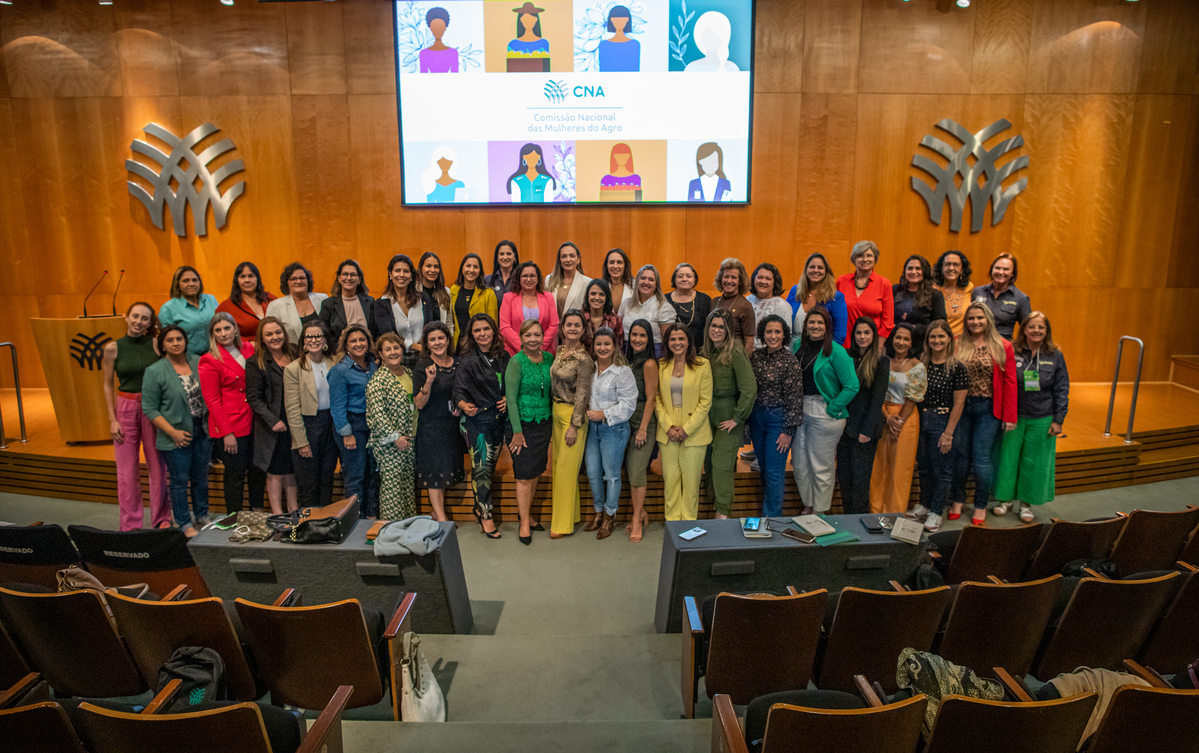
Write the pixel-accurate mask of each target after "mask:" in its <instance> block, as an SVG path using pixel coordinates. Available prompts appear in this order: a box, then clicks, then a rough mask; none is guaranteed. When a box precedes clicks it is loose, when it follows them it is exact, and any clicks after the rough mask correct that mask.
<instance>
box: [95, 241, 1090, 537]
mask: <svg viewBox="0 0 1199 753" xmlns="http://www.w3.org/2000/svg"><path fill="white" fill-rule="evenodd" d="M878 257H879V249H878V247H877V246H876V245H875V244H873V243H871V242H869V241H863V242H861V243H858V244H856V245H855V246H854V248H853V250H852V252H851V254H850V258H851V260H852V262H853V265H854V271H853V272H850V273H848V274H845V275H842V276H840V277H836V276H834V273H833V271H832V269H831V266H830V264H829V262H828V260H827V258H825V257H824V256H823V255H821V254H812V255H811V256H810V257H808V259H807V260H806V261H805V263H804V266H803V277H802V279H801V280H800V281H799V282H798V283H797V284H796V285H794V286H793V287H791V288H790V291H789V292H788V293H787V295H786V296H785V297H784V295H783V291H784V282H783V279H782V275H781V274H780V272H779V270H778V268H777V267H776V266H775V265H773V264H770V263H762V264H759V265H758V266H757V267H756V268H755V269H754V272H753V274H752V275H750V274H748V273H747V270H746V267H745V265H744V264H742V262H741V261H740V260H738V259H733V258H730V259H726V260H724V261H723V262H722V263H721V265H720V268H719V269H718V270H717V273H716V276H715V278H714V280H713V286H714V288H715V293H716V295H715V296H709V295H707V294H705V293H703V292H700V291H699V290H697V289H696V287H697V284H698V280H699V274H698V272H697V270H696V269H695V268H694V267H693V266H692V265H690V264H688V263H686V262H684V263H681V264H679V265H678V266H676V267H675V269H674V270H673V272H672V274H671V275H670V286H671V288H672V292H671V293H669V294H664V293H663V289H662V279H661V276H660V274H659V272H658V270H657V268H655V267H654V266H653V265H644V266H641V267H640V268H638V269H636V271H634V269H633V265H632V263H631V262H630V260H629V257H628V255H627V254H626V253H625V252H624V251H623V250H621V249H612V250H611V251H609V252H608V254H607V255H606V256H605V258H604V260H603V264H602V265H601V276H600V277H598V278H594V279H593V278H590V277H588V276H586V274H585V272H584V265H583V258H582V254H581V252H580V251H579V248H578V247H577V246H576V245H575V244H573V243H569V242H568V243H564V244H562V245H561V246H560V247H559V249H558V251H557V254H556V256H555V262H554V267H553V270H552V271H551V273H550V274H548V275H545V276H543V275H542V272H541V269H540V268H539V267H538V265H537V264H536V263H534V262H532V261H525V262H523V263H522V262H521V260H520V257H519V254H518V252H517V249H516V245H515V244H514V243H512V242H511V241H502V242H500V243H499V244H497V246H496V248H495V251H494V255H493V259H492V272H491V274H489V275H488V274H485V269H484V265H483V260H482V258H481V257H480V256H479V255H478V254H473V253H472V254H467V255H466V257H465V258H463V259H462V261H461V263H460V264H459V267H458V273H457V277H456V279H455V280H454V281H453V285H452V286H447V285H446V279H445V276H444V275H443V272H442V266H441V260H440V259H439V258H438V257H437V255H436V254H434V253H432V252H427V253H425V254H423V255H422V256H421V257H420V259H419V260H418V262H416V263H413V261H412V259H411V258H410V257H409V256H407V255H404V254H397V255H395V256H393V257H392V258H391V259H390V261H389V262H388V264H387V269H386V271H387V285H386V287H385V289H384V291H383V293H382V294H381V295H380V296H379V297H378V298H374V297H372V296H371V295H370V294H369V290H368V288H367V285H366V282H365V280H364V275H363V271H362V268H361V267H360V266H359V264H358V263H357V262H356V261H354V260H349V259H347V260H346V261H344V262H342V263H341V264H340V265H338V267H337V269H336V280H335V282H334V285H333V287H332V289H331V291H330V294H329V295H322V294H320V293H316V292H315V291H313V286H314V285H313V275H312V273H311V272H310V271H309V270H308V269H307V268H305V267H304V266H303V265H302V264H300V263H298V262H296V263H293V264H290V265H288V266H287V267H286V268H285V269H284V270H283V273H282V274H281V275H280V280H279V284H280V292H281V295H280V296H279V297H275V296H274V295H272V294H270V293H269V292H267V291H266V290H265V287H264V285H263V282H262V279H261V275H260V274H259V272H258V268H257V267H256V266H255V265H254V264H252V263H250V262H243V263H242V264H240V265H238V266H237V268H236V269H235V271H234V275H233V285H232V290H231V293H230V296H229V298H228V299H227V300H225V301H224V302H222V303H220V304H219V305H218V304H217V302H216V299H215V298H214V297H213V296H211V295H207V294H205V293H204V292H203V283H202V281H201V280H200V275H199V273H198V272H197V271H196V270H195V269H194V268H192V267H180V268H179V270H177V271H176V273H175V276H174V279H173V281H172V285H171V298H170V300H168V301H167V303H166V304H164V305H163V306H162V307H161V309H160V310H159V311H158V312H155V310H154V309H153V308H152V307H151V306H150V305H149V304H145V303H136V304H134V305H133V306H131V307H130V308H129V311H128V313H127V315H126V323H127V327H128V332H127V334H126V336H125V337H123V338H121V339H120V340H118V341H116V342H114V343H110V344H109V345H108V346H107V348H106V350H105V368H106V376H107V377H108V378H107V380H106V385H105V391H106V397H107V398H108V405H109V411H110V420H111V422H112V434H113V439H114V442H115V443H116V447H117V463H118V477H119V479H120V480H121V484H120V486H121V489H120V494H121V503H122V505H121V507H122V514H121V525H122V528H123V529H127V528H134V527H138V526H140V524H141V509H140V507H141V502H140V494H138V493H136V492H135V491H134V485H135V483H136V463H137V459H138V458H137V456H138V445H139V444H141V445H143V446H144V447H145V451H146V459H147V463H148V464H149V465H150V480H151V495H152V497H153V498H154V500H155V502H154V504H153V505H152V519H153V522H154V524H155V525H169V524H171V523H172V518H173V523H174V525H176V526H179V527H180V528H182V529H183V530H184V531H185V532H186V533H188V534H189V535H194V531H195V530H196V528H197V527H198V526H200V525H203V524H204V523H205V522H206V521H207V513H208V509H207V508H208V501H207V483H208V482H207V477H208V474H207V470H208V464H209V461H210V459H211V458H212V457H213V456H214V455H215V457H216V458H217V459H220V460H221V461H222V463H223V465H224V494H225V504H226V507H227V508H228V509H230V510H239V509H241V507H242V505H243V503H244V502H245V500H246V498H247V497H248V505H249V506H250V507H251V508H252V509H253V508H257V507H261V506H262V504H263V498H264V496H265V498H266V500H267V502H268V503H269V504H270V506H271V509H272V510H273V511H275V512H281V511H282V510H284V509H288V510H292V509H296V508H297V507H299V506H315V505H321V504H327V503H328V502H329V501H331V499H332V490H333V474H334V471H335V469H336V467H337V465H338V464H339V462H340V465H341V468H342V474H343V479H344V484H345V490H346V494H347V496H348V495H351V494H352V495H355V496H357V498H358V499H359V502H360V504H361V505H362V512H363V514H364V515H365V516H366V517H376V516H379V517H383V518H387V519H397V518H404V517H409V516H411V515H414V514H416V512H417V490H418V489H425V490H426V491H427V493H428V497H429V502H430V507H431V509H432V513H433V516H434V517H435V518H437V519H439V520H444V519H446V511H445V490H446V489H447V488H449V487H452V486H454V485H456V484H459V483H461V482H462V481H463V480H464V479H465V478H466V474H465V465H464V462H463V455H464V454H467V453H468V454H469V455H470V459H471V462H470V466H471V467H470V476H469V480H470V483H471V486H472V489H473V492H474V515H475V518H476V520H477V522H478V523H479V526H480V529H481V530H482V532H483V533H484V534H485V535H486V536H488V537H489V538H499V536H500V534H499V532H498V530H497V529H496V525H495V520H494V517H493V508H494V503H493V495H492V486H493V480H494V474H495V467H496V461H497V460H498V458H499V456H500V454H501V453H502V452H503V450H504V448H505V447H506V448H507V450H508V452H509V453H510V454H511V457H512V461H513V475H514V476H515V479H516V490H517V502H518V510H519V515H520V528H519V538H520V540H521V542H522V543H525V544H528V543H530V541H531V538H532V533H533V532H534V531H539V530H543V528H542V527H541V525H540V523H539V521H537V520H536V519H535V517H534V516H533V513H532V501H533V499H534V497H535V495H536V491H537V486H538V480H539V479H540V477H541V475H542V474H543V472H544V471H545V470H546V468H547V465H548V462H549V458H550V448H551V447H552V448H553V454H552V457H553V508H552V509H553V517H552V520H551V523H550V536H551V538H557V537H560V536H565V535H569V534H571V533H573V532H574V530H575V524H576V523H578V522H580V520H581V518H580V514H579V484H578V477H579V472H580V469H581V467H582V465H583V463H584V459H585V462H586V472H587V476H588V480H589V483H590V488H591V495H592V500H593V506H594V515H593V517H592V518H591V519H590V520H589V521H588V522H587V523H586V525H585V526H584V528H583V530H585V531H588V532H596V535H597V537H599V538H601V539H603V538H607V537H608V536H610V535H612V533H613V530H614V527H615V517H616V514H617V512H618V509H619V499H620V494H621V488H622V483H623V475H624V474H627V475H628V476H629V483H630V486H631V497H632V507H633V510H632V520H631V522H630V523H629V525H628V526H627V528H628V530H629V536H630V539H631V540H633V541H639V540H640V539H641V537H642V535H643V530H644V526H645V523H646V519H647V516H646V514H645V509H644V502H645V494H646V485H647V482H646V470H647V468H648V466H649V463H650V460H651V458H652V457H653V455H654V453H655V450H656V452H657V454H658V456H659V457H660V458H661V462H662V473H663V481H664V497H665V509H666V517H667V519H668V520H687V519H694V518H696V517H697V516H698V505H699V495H700V487H701V483H702V482H703V481H704V476H705V473H706V484H704V486H705V488H706V494H707V495H708V497H709V498H710V499H711V500H712V501H713V503H714V506H715V511H716V515H717V516H719V517H724V516H728V515H730V514H731V511H732V499H733V473H734V469H735V464H736V461H737V451H738V449H739V448H740V447H741V446H743V445H744V444H745V440H746V439H747V438H748V439H749V441H750V442H751V444H752V445H753V456H754V458H755V459H756V461H757V466H758V468H759V474H760V477H761V480H762V488H763V491H762V495H763V500H762V511H763V514H765V515H780V514H781V513H782V507H783V496H784V487H785V476H786V464H787V457H788V455H790V456H791V460H792V472H793V474H794V480H795V484H796V486H797V487H798V489H799V493H800V498H801V500H802V501H803V505H804V512H805V513H806V512H821V513H822V512H826V511H828V510H829V509H830V507H831V503H832V497H833V488H834V482H835V481H839V484H840V488H841V496H842V501H843V506H844V509H845V511H846V512H868V511H876V512H909V511H908V507H909V505H908V498H909V495H910V491H911V479H912V471H913V468H914V467H915V466H918V467H919V473H920V477H921V485H920V488H921V494H920V498H921V499H920V503H919V504H918V505H916V506H915V508H914V509H913V510H911V511H910V512H909V514H910V515H913V516H915V517H921V518H924V519H925V527H926V528H928V529H929V530H936V529H937V528H938V527H939V526H940V523H941V520H942V516H947V517H949V518H950V519H953V518H956V517H958V516H959V515H960V514H961V509H962V506H963V505H964V503H965V502H966V482H967V478H968V477H969V476H970V475H973V477H974V483H975V487H974V489H975V493H974V508H975V509H974V513H973V515H972V519H973V521H974V522H975V523H981V522H982V521H983V519H985V516H986V509H987V504H988V502H989V500H990V498H991V496H992V494H994V496H995V497H996V498H997V499H998V500H999V501H1000V503H1001V504H1000V505H998V506H997V507H996V508H995V514H997V515H1003V514H1006V513H1007V512H1008V511H1017V506H1018V513H1019V514H1020V515H1021V517H1024V518H1026V519H1028V518H1031V516H1032V513H1031V510H1030V509H1029V507H1028V505H1029V504H1039V503H1042V502H1045V501H1048V500H1049V499H1052V494H1053V455H1054V446H1053V445H1054V440H1055V437H1056V436H1057V435H1058V434H1060V433H1061V427H1062V423H1063V421H1064V419H1065V413H1066V409H1067V400H1068V389H1069V381H1068V376H1067V373H1066V367H1065V361H1064V359H1063V358H1062V355H1061V352H1060V350H1058V349H1057V347H1056V345H1055V344H1054V342H1053V338H1052V334H1051V331H1050V327H1049V322H1048V319H1047V318H1046V317H1045V315H1044V314H1042V313H1040V312H1035V311H1031V310H1030V308H1031V307H1030V306H1029V305H1028V298H1027V296H1025V295H1024V294H1023V293H1022V292H1020V291H1019V290H1018V289H1016V288H1015V286H1014V283H1015V280H1016V260H1015V259H1014V258H1012V257H1011V256H1010V255H1007V254H1003V255H1001V256H1000V257H999V258H997V259H996V260H995V261H994V262H993V263H992V266H991V282H990V283H989V284H988V285H985V286H982V287H981V288H978V289H975V288H974V287H973V286H972V285H971V284H970V264H969V261H968V260H967V259H966V257H965V255H963V254H961V253H960V252H957V251H947V252H945V253H944V254H942V255H941V256H940V257H939V258H938V259H937V262H936V264H935V265H934V264H930V263H929V262H928V260H926V259H925V258H924V257H921V256H919V255H913V256H911V257H909V258H908V259H907V261H906V262H905V263H904V267H903V280H902V281H901V282H900V283H898V284H894V285H892V284H891V282H890V281H889V280H887V279H886V278H884V277H882V276H881V275H879V274H878V273H877V272H876V271H875V269H874V268H875V265H876V263H877V261H878ZM972 294H973V296H974V298H973V300H972V299H971V295H972ZM1015 322H1019V324H1020V330H1019V334H1018V336H1017V337H1016V340H1015V343H1014V345H1013V343H1011V342H1009V340H1008V338H1010V337H1011V336H1012V334H1013V332H1014V326H1015ZM1005 327H1006V331H1005ZM251 341H252V342H251ZM114 382H115V388H114ZM139 403H140V405H139ZM213 447H215V452H214V451H213V449H212V448H213ZM997 464H998V466H999V467H1000V468H1002V469H1003V470H1004V472H1003V473H1002V474H999V479H1000V481H999V483H996V481H995V479H996V474H995V468H996V465H997ZM130 469H132V471H133V473H132V475H131V474H130ZM168 471H169V473H168ZM127 476H128V477H129V478H126V477H127ZM168 477H169V484H168V483H167V478H168ZM243 486H244V487H246V489H247V490H248V491H246V493H243V491H244V490H243ZM189 492H190V506H189ZM168 496H169V500H170V511H171V514H168V508H167V504H166V501H167V499H168ZM126 497H128V499H126ZM947 504H948V505H949V506H950V509H949V511H948V513H946V512H945V506H946V505H947Z"/></svg>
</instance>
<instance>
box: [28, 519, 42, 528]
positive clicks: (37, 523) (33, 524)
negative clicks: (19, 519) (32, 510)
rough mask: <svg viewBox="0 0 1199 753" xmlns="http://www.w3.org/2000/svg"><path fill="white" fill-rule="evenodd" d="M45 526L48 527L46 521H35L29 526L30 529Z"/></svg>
mask: <svg viewBox="0 0 1199 753" xmlns="http://www.w3.org/2000/svg"><path fill="white" fill-rule="evenodd" d="M44 525H46V521H44V520H35V521H33V522H32V523H30V524H29V528H36V527H38V526H44Z"/></svg>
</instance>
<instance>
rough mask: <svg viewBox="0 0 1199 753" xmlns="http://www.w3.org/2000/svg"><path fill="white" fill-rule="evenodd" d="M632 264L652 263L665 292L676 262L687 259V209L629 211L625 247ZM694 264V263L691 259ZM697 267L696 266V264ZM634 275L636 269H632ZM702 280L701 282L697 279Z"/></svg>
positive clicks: (688, 255) (689, 254)
mask: <svg viewBox="0 0 1199 753" xmlns="http://www.w3.org/2000/svg"><path fill="white" fill-rule="evenodd" d="M625 251H627V252H628V253H629V256H630V258H631V260H632V261H633V265H634V266H635V267H639V266H641V265H642V264H653V265H654V266H656V267H657V268H658V273H659V274H660V275H661V276H662V289H663V290H665V291H667V292H669V291H670V290H671V288H670V275H671V273H672V272H674V268H675V266H676V265H677V264H679V263H680V262H683V261H690V257H691V256H692V253H691V250H690V249H688V248H687V210H686V208H684V207H661V208H657V209H653V210H650V211H646V210H633V211H632V212H630V213H629V245H628V248H626V249H625ZM691 263H692V264H695V262H691ZM696 267H697V268H698V265H696ZM633 273H634V274H636V269H634V270H633ZM701 282H702V281H701Z"/></svg>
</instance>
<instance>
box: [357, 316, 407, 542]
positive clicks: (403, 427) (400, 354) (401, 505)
mask: <svg viewBox="0 0 1199 753" xmlns="http://www.w3.org/2000/svg"><path fill="white" fill-rule="evenodd" d="M377 349H378V353H379V357H380V358H381V360H382V361H383V366H384V368H381V369H379V370H378V371H376V372H375V375H374V376H372V377H371V379H370V382H368V383H367V385H366V424H367V426H368V427H369V428H370V440H369V441H368V442H367V446H368V447H369V448H370V450H371V452H372V453H374V456H375V462H376V463H378V465H379V480H380V485H379V519H380V520H403V519H405V518H411V517H412V516H413V515H416V513H417V509H416V487H415V485H414V479H415V476H416V463H415V452H414V451H413V441H412V440H413V435H414V434H415V433H416V409H415V407H414V406H413V404H412V376H411V375H410V374H409V373H408V372H407V370H405V369H404V365H403V360H404V351H405V348H404V341H403V340H402V339H400V336H399V335H397V334H395V333H394V332H388V333H386V334H384V335H382V336H381V337H380V338H379V340H378V344H377Z"/></svg>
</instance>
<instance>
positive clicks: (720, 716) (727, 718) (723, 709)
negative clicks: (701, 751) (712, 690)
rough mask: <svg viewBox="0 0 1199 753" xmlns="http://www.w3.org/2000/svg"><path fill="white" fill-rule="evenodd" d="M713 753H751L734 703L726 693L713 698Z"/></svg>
mask: <svg viewBox="0 0 1199 753" xmlns="http://www.w3.org/2000/svg"><path fill="white" fill-rule="evenodd" d="M712 753H749V746H748V745H746V744H745V733H744V732H742V731H741V723H740V722H738V721H737V712H736V711H734V710H733V701H732V700H731V699H730V698H729V697H728V696H727V695H725V694H724V693H717V694H716V695H715V696H714V697H713V698H712Z"/></svg>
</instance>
